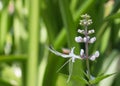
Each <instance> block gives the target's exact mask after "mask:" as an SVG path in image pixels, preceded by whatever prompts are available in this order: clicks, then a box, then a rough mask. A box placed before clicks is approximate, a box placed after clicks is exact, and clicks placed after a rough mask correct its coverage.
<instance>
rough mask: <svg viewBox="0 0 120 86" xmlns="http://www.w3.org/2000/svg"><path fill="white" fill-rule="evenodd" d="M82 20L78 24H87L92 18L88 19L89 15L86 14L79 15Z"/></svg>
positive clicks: (90, 22) (89, 23)
mask: <svg viewBox="0 0 120 86" xmlns="http://www.w3.org/2000/svg"><path fill="white" fill-rule="evenodd" d="M81 17H82V18H83V20H80V25H82V26H89V25H91V24H92V19H90V16H89V15H88V14H85V15H82V16H81Z"/></svg>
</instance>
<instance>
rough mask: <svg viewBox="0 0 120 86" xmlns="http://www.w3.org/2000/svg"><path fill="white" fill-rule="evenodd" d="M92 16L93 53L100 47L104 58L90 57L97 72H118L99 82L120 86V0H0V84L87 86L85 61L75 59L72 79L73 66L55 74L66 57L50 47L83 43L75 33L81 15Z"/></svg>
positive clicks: (77, 45) (70, 46)
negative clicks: (77, 41) (82, 79)
mask: <svg viewBox="0 0 120 86" xmlns="http://www.w3.org/2000/svg"><path fill="white" fill-rule="evenodd" d="M84 13H88V14H89V15H90V16H91V18H92V19H93V24H92V25H91V26H90V27H89V28H90V29H95V32H96V33H95V34H93V35H92V36H94V35H95V36H96V37H97V40H96V42H95V43H94V44H92V45H90V46H89V53H92V52H94V51H95V50H99V51H100V57H99V58H98V59H97V60H96V61H95V62H90V67H91V68H90V70H91V73H92V76H93V77H96V76H98V75H99V74H110V73H114V72H117V74H116V75H114V76H111V77H109V78H107V79H104V80H102V81H101V82H100V83H98V84H97V86H120V66H119V65H120V58H119V57H120V0H0V86H86V85H85V83H84V82H83V81H81V80H80V77H85V76H84V74H83V72H82V70H84V71H86V65H85V62H84V61H80V60H76V62H75V63H74V66H73V73H72V78H71V80H70V82H69V83H66V80H67V77H68V76H67V75H68V74H69V73H68V69H69V68H68V67H69V65H66V66H65V67H64V68H63V69H61V70H60V71H59V73H56V71H57V70H58V69H59V68H60V67H61V66H62V65H63V64H64V62H66V61H67V60H68V59H63V58H61V57H58V56H56V55H54V54H52V53H50V52H49V50H48V48H47V47H48V46H49V45H52V46H53V47H54V48H55V49H56V50H57V51H60V52H62V50H61V49H62V48H72V47H74V46H75V47H76V49H75V52H76V53H77V54H79V50H80V49H81V48H84V46H83V44H80V45H79V44H77V43H75V41H74V37H75V36H77V35H79V34H78V33H77V29H78V28H81V29H83V28H82V27H81V26H80V25H79V20H80V15H82V14H84Z"/></svg>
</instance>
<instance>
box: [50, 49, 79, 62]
mask: <svg viewBox="0 0 120 86" xmlns="http://www.w3.org/2000/svg"><path fill="white" fill-rule="evenodd" d="M74 49H75V47H73V48H72V49H71V51H70V53H69V54H63V53H60V52H58V51H56V50H55V49H54V48H52V47H49V50H50V51H51V52H52V53H54V54H56V55H58V56H61V57H63V58H71V59H72V62H75V59H81V57H80V56H79V55H75V54H74Z"/></svg>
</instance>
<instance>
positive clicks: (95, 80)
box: [89, 73, 116, 84]
mask: <svg viewBox="0 0 120 86" xmlns="http://www.w3.org/2000/svg"><path fill="white" fill-rule="evenodd" d="M114 74H116V73H112V74H107V75H101V76H98V77H97V78H95V79H93V80H90V81H89V82H90V84H96V83H99V82H100V81H102V80H103V79H105V78H108V77H110V76H112V75H114Z"/></svg>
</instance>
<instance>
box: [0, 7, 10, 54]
mask: <svg viewBox="0 0 120 86" xmlns="http://www.w3.org/2000/svg"><path fill="white" fill-rule="evenodd" d="M8 18H9V16H8V10H7V7H6V8H4V9H3V11H2V13H1V20H0V23H1V24H0V53H3V50H4V49H3V48H4V43H5V39H6V34H7V30H8V22H9V21H8Z"/></svg>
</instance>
